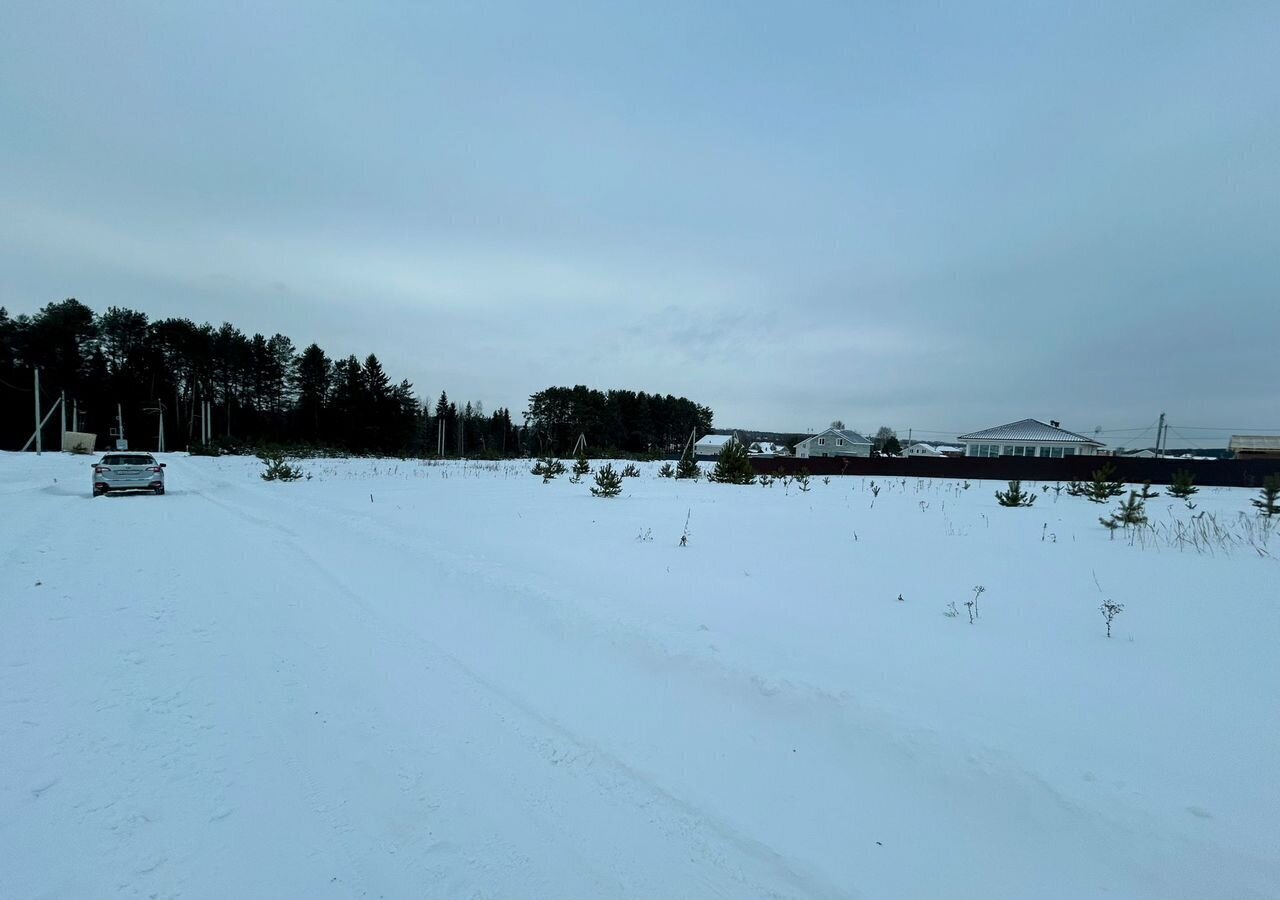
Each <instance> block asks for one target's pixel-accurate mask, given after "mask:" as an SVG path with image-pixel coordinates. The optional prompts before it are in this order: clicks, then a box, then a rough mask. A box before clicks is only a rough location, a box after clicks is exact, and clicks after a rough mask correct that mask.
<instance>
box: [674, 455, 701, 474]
mask: <svg viewBox="0 0 1280 900" xmlns="http://www.w3.org/2000/svg"><path fill="white" fill-rule="evenodd" d="M701 477H702V470H701V469H700V468H698V461H697V460H696V459H694V458H693V453H692V451H691V452H689V453H686V454H685V455H684V456H682V457H680V464H679V465H677V466H676V478H685V479H692V480H693V481H697V480H698V479H699V478H701Z"/></svg>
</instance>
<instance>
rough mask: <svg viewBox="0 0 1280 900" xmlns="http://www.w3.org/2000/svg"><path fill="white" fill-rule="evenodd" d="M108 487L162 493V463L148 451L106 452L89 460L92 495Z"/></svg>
mask: <svg viewBox="0 0 1280 900" xmlns="http://www.w3.org/2000/svg"><path fill="white" fill-rule="evenodd" d="M110 491H151V492H152V493H153V494H163V493H164V463H162V462H156V458H155V457H154V456H152V455H151V454H149V453H108V454H107V455H106V456H104V457H102V459H101V460H99V461H98V462H96V463H94V464H93V496H95V497H98V496H101V495H102V494H106V493H108V492H110Z"/></svg>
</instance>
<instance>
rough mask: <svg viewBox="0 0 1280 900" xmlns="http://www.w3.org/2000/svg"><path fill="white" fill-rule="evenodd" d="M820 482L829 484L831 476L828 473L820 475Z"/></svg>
mask: <svg viewBox="0 0 1280 900" xmlns="http://www.w3.org/2000/svg"><path fill="white" fill-rule="evenodd" d="M822 483H823V484H830V483H831V476H830V475H824V476H822Z"/></svg>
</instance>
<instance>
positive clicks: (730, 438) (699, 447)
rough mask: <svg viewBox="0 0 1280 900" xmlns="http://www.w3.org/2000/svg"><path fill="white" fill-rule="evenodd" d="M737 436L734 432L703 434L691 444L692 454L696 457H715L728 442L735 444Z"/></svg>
mask: <svg viewBox="0 0 1280 900" xmlns="http://www.w3.org/2000/svg"><path fill="white" fill-rule="evenodd" d="M737 443H739V441H738V436H737V435H734V434H705V435H703V436H702V437H700V438H698V441H697V443H695V444H694V445H693V455H694V457H695V458H697V459H715V458H716V457H718V456H719V455H720V451H721V450H723V449H724V448H725V447H726V446H728V445H729V444H737Z"/></svg>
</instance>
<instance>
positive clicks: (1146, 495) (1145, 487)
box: [1138, 479, 1160, 500]
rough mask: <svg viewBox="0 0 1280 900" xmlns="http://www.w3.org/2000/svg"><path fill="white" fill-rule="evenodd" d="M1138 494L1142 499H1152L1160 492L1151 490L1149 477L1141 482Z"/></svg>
mask: <svg viewBox="0 0 1280 900" xmlns="http://www.w3.org/2000/svg"><path fill="white" fill-rule="evenodd" d="M1138 496H1140V497H1141V498H1142V499H1143V500H1154V499H1155V498H1156V497H1159V496H1160V492H1159V491H1153V490H1151V479H1147V480H1146V481H1144V482H1142V492H1141V493H1140V494H1139V495H1138Z"/></svg>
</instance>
